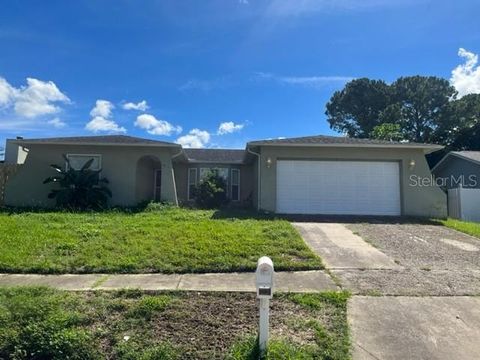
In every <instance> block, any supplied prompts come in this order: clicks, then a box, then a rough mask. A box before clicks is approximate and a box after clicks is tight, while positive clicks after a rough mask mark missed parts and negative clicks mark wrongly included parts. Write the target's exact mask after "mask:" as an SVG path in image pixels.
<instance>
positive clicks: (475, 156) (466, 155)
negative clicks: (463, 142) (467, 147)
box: [432, 151, 480, 171]
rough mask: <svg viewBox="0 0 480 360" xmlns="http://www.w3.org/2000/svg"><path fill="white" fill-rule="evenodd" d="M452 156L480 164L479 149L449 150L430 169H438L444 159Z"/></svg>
mask: <svg viewBox="0 0 480 360" xmlns="http://www.w3.org/2000/svg"><path fill="white" fill-rule="evenodd" d="M452 156H453V157H457V158H460V159H463V160H466V161H470V162H473V163H475V164H477V165H480V151H450V152H449V153H448V154H447V155H445V156H444V157H443V158H442V160H440V161H439V162H438V163H437V164H436V165H435V166H434V167H433V168H432V171H434V170H435V169H438V167H439V166H440V165H441V164H443V163H445V160H447V159H449V158H451V157H452Z"/></svg>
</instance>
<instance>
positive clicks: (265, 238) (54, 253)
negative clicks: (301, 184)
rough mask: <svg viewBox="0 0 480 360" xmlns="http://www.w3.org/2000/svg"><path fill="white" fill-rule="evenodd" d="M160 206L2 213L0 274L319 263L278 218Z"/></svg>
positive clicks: (249, 267) (224, 268)
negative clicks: (265, 261)
mask: <svg viewBox="0 0 480 360" xmlns="http://www.w3.org/2000/svg"><path fill="white" fill-rule="evenodd" d="M245 215H246V213H245V212H243V213H239V215H238V216H237V215H235V216H221V214H220V215H219V213H218V212H215V211H213V210H212V211H209V210H190V209H182V208H174V207H163V208H162V207H160V209H159V210H146V211H143V212H137V213H128V212H124V211H109V212H99V213H67V212H18V213H12V214H10V213H7V212H3V213H0V249H1V251H0V272H25V273H28V272H37V273H114V272H120V273H147V272H164V273H173V272H176V273H188V272H231V271H251V270H254V269H255V267H256V261H257V259H258V258H259V257H260V256H263V255H267V256H270V257H271V258H272V259H273V262H274V265H275V268H276V270H307V269H320V268H322V263H321V260H320V258H318V257H317V256H316V255H315V254H314V253H313V252H312V251H311V250H310V249H309V248H308V247H307V246H306V245H305V243H304V242H303V240H302V239H301V237H300V235H299V234H298V233H297V231H296V230H295V229H294V228H293V227H292V226H291V225H290V224H289V223H288V222H287V221H284V220H276V219H269V218H263V219H262V218H253V217H247V216H245Z"/></svg>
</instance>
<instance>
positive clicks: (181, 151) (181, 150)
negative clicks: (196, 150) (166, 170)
mask: <svg viewBox="0 0 480 360" xmlns="http://www.w3.org/2000/svg"><path fill="white" fill-rule="evenodd" d="M182 153H183V148H182V147H180V151H179V152H178V153H176V154H174V155H173V156H172V158H171V160H170V161H171V163H172V179H173V192H174V194H175V205H176V206H178V196H177V182H176V181H175V172H174V171H173V159H174V158H176V157H177V156H179V155H181V154H182Z"/></svg>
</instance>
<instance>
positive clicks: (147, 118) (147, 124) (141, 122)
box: [135, 114, 182, 136]
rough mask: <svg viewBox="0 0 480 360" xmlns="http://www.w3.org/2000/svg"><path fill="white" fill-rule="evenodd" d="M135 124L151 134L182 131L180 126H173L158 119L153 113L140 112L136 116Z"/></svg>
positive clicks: (167, 134)
mask: <svg viewBox="0 0 480 360" xmlns="http://www.w3.org/2000/svg"><path fill="white" fill-rule="evenodd" d="M135 126H137V127H139V128H141V129H144V130H147V132H148V133H149V134H152V135H166V136H170V135H172V134H173V133H176V134H179V133H181V132H182V127H181V126H175V125H172V124H170V123H169V122H168V121H165V120H159V119H157V118H155V116H153V115H149V114H142V115H139V116H138V117H137V120H136V121H135Z"/></svg>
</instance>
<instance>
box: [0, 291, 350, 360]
mask: <svg viewBox="0 0 480 360" xmlns="http://www.w3.org/2000/svg"><path fill="white" fill-rule="evenodd" d="M348 296H349V295H348V294H347V293H343V292H340V293H334V292H331V293H324V294H301V295H300V294H278V295H277V296H275V297H274V299H273V300H272V310H271V341H270V342H269V348H268V353H267V356H266V358H267V359H349V358H350V351H349V348H350V342H349V334H348V328H347V317H346V302H347V298H348ZM257 316H258V308H257V301H256V299H255V296H254V294H242V293H198V292H162V293H148V294H146V293H144V292H141V291H136V290H128V291H119V292H85V293H81V292H63V291H58V290H53V289H47V288H3V289H0V358H1V359H26V358H28V359H34V360H35V359H46V358H48V359H85V360H89V359H120V360H124V359H125V360H127V359H128V360H129V359H143V360H150V359H151V360H153V359H258V346H257V342H256V331H257V321H258V319H257Z"/></svg>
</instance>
